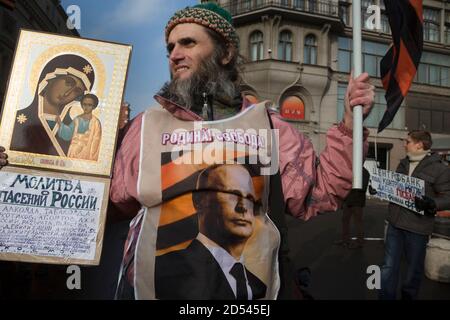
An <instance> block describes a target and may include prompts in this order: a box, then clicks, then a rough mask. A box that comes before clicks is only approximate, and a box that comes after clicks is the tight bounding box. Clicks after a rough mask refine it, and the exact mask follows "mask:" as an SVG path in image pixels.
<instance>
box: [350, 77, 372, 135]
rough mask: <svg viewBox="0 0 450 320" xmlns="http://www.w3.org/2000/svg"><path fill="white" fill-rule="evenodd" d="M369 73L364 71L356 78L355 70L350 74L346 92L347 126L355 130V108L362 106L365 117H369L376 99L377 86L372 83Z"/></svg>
mask: <svg viewBox="0 0 450 320" xmlns="http://www.w3.org/2000/svg"><path fill="white" fill-rule="evenodd" d="M369 81H370V78H369V74H368V73H366V72H365V73H363V74H361V75H360V76H359V77H357V78H356V79H353V72H352V73H351V74H350V79H349V81H348V86H347V92H346V93H345V114H344V124H345V126H346V127H347V128H348V129H350V130H353V108H354V107H356V106H362V108H363V119H365V118H367V116H368V115H369V114H370V111H371V110H372V107H373V102H374V100H375V87H374V86H373V85H371V84H370V82H369Z"/></svg>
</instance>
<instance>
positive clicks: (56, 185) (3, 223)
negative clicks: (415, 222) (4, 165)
mask: <svg viewBox="0 0 450 320" xmlns="http://www.w3.org/2000/svg"><path fill="white" fill-rule="evenodd" d="M104 188H105V185H104V184H102V183H99V182H88V181H81V180H66V179H62V178H56V177H52V176H37V175H31V174H18V173H11V172H0V230H1V232H0V254H1V253H4V254H25V255H33V256H44V257H58V258H63V259H81V260H93V259H94V257H95V253H96V240H97V234H98V231H99V223H100V210H101V206H102V202H103V195H104Z"/></svg>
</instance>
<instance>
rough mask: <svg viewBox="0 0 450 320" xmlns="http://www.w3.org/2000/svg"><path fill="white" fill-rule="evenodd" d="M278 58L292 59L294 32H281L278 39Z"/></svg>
mask: <svg viewBox="0 0 450 320" xmlns="http://www.w3.org/2000/svg"><path fill="white" fill-rule="evenodd" d="M278 59H279V60H284V61H292V32H290V31H287V30H285V31H282V32H280V40H279V41H278Z"/></svg>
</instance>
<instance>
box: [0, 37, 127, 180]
mask: <svg viewBox="0 0 450 320" xmlns="http://www.w3.org/2000/svg"><path fill="white" fill-rule="evenodd" d="M130 53H131V47H130V46H127V45H121V44H114V43H109V42H103V41H97V40H87V39H80V38H75V37H67V36H59V35H51V34H46V33H39V32H32V31H24V30H22V31H21V34H20V37H19V41H18V46H17V50H16V55H15V59H14V63H13V68H12V72H11V77H10V83H9V86H8V90H7V94H6V98H5V104H4V108H3V117H2V123H1V129H2V130H1V133H0V145H3V146H5V147H6V149H7V152H8V155H9V160H10V163H11V164H12V165H20V166H27V167H37V168H47V169H57V170H61V171H69V172H74V173H77V172H79V173H84V174H86V173H88V174H89V173H91V174H96V175H104V176H109V175H110V172H111V166H112V158H113V156H114V146H115V139H116V136H117V130H118V122H119V117H120V106H121V102H122V93H123V89H124V85H125V79H126V71H127V67H128V61H129V57H130Z"/></svg>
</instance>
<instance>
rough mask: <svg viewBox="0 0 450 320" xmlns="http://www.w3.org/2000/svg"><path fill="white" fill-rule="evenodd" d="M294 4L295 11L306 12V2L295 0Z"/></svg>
mask: <svg viewBox="0 0 450 320" xmlns="http://www.w3.org/2000/svg"><path fill="white" fill-rule="evenodd" d="M293 4H294V8H295V9H301V10H305V0H294V2H293Z"/></svg>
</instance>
